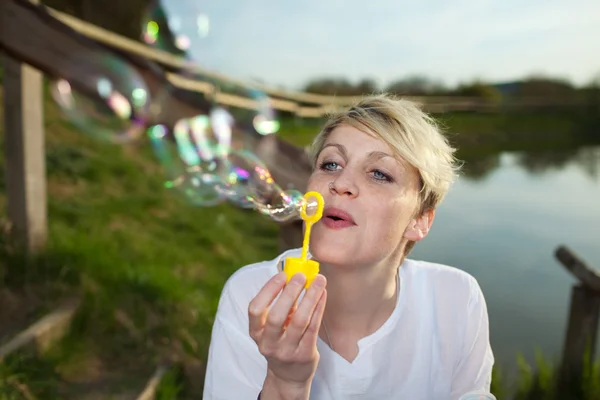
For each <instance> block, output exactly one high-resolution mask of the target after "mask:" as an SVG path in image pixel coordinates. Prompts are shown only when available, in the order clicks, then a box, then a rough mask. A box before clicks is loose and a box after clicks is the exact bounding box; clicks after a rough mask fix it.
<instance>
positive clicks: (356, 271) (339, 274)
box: [321, 258, 401, 337]
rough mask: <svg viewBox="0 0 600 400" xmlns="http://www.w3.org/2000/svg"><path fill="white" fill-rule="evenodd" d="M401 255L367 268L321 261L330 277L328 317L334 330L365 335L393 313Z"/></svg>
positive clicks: (329, 324)
mask: <svg viewBox="0 0 600 400" xmlns="http://www.w3.org/2000/svg"><path fill="white" fill-rule="evenodd" d="M400 262H401V258H398V259H397V260H387V261H386V262H384V263H381V265H375V266H370V267H364V268H362V267H361V268H357V267H351V266H337V265H327V264H321V273H322V274H323V275H325V277H326V278H327V308H326V310H325V317H324V319H325V320H326V323H327V326H328V328H329V329H330V330H334V331H338V332H339V331H342V332H353V333H354V334H355V335H356V336H357V337H364V336H367V335H370V334H371V333H373V332H375V331H376V330H377V329H379V327H381V325H383V323H384V322H385V321H386V320H387V319H388V318H389V316H390V315H391V314H392V312H393V310H394V308H395V305H396V299H397V294H398V291H399V290H400V288H399V287H397V286H398V285H397V274H398V265H399V264H400Z"/></svg>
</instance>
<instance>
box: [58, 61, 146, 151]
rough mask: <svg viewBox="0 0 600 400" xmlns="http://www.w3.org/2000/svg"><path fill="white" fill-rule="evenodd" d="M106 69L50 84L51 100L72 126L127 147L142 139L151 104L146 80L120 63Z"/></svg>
mask: <svg viewBox="0 0 600 400" xmlns="http://www.w3.org/2000/svg"><path fill="white" fill-rule="evenodd" d="M103 67H104V68H103V70H102V72H98V73H96V74H94V73H93V72H88V74H87V75H86V77H85V79H81V78H79V77H76V76H73V77H72V78H73V79H72V80H67V79H63V78H55V79H53V80H51V83H50V94H51V95H52V98H53V99H54V101H55V102H56V104H58V106H59V107H60V108H61V110H62V112H63V113H64V114H65V116H66V117H67V118H68V120H69V121H70V122H72V123H73V124H74V125H75V126H77V127H78V128H79V129H80V130H81V131H82V132H84V133H86V134H89V135H91V136H93V137H95V138H97V139H100V140H103V141H109V142H114V143H124V142H128V141H131V140H134V139H137V138H139V137H141V136H142V135H143V134H144V131H145V129H146V121H147V118H148V116H149V112H150V101H151V99H150V93H149V90H148V88H147V87H146V84H145V82H144V80H143V79H142V78H141V77H140V75H139V74H138V73H137V71H136V70H135V69H134V68H132V67H131V66H128V65H127V64H126V63H125V62H121V61H119V60H118V59H112V60H110V62H105V63H104V65H103ZM90 74H91V75H92V77H91V78H90ZM94 75H95V76H94Z"/></svg>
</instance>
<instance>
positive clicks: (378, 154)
mask: <svg viewBox="0 0 600 400" xmlns="http://www.w3.org/2000/svg"><path fill="white" fill-rule="evenodd" d="M327 147H335V148H336V149H338V151H339V152H340V153H342V156H343V157H344V158H346V159H347V158H348V151H347V150H346V147H345V146H344V145H341V144H339V143H327V144H326V145H325V146H323V149H322V150H321V151H323V150H324V149H325V148H327ZM384 157H391V158H393V159H396V157H394V156H393V155H391V154H388V153H386V152H383V151H372V152H370V153H369V154H367V158H370V159H373V160H381V159H382V158H384Z"/></svg>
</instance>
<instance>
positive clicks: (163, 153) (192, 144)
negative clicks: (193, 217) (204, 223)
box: [148, 116, 317, 222]
mask: <svg viewBox="0 0 600 400" xmlns="http://www.w3.org/2000/svg"><path fill="white" fill-rule="evenodd" d="M232 128H233V127H232ZM218 130H219V128H216V127H215V126H213V125H212V124H211V119H210V118H209V117H208V116H198V117H195V118H192V119H189V120H181V121H179V122H178V123H177V124H175V128H174V129H173V130H172V131H170V130H169V129H168V128H167V127H166V126H164V125H155V126H153V127H151V128H150V129H149V130H148V137H149V139H150V141H151V142H152V145H153V148H154V151H155V153H156V155H157V157H158V158H159V160H160V161H161V164H162V166H163V167H164V169H165V171H166V173H167V176H168V180H167V182H166V186H167V187H168V188H173V189H175V190H178V191H179V192H181V193H182V194H183V195H184V196H185V197H186V198H187V199H188V200H189V201H190V202H191V203H192V204H194V205H197V206H213V205H216V204H219V203H222V202H224V201H228V202H229V203H231V204H233V205H235V206H237V207H241V208H251V209H254V210H256V211H258V212H260V213H261V214H263V215H267V216H269V217H270V218H272V219H273V220H275V221H279V222H285V221H289V220H292V219H298V218H299V215H300V209H301V207H302V205H303V204H304V202H305V200H304V198H303V195H302V194H301V193H300V192H298V191H296V190H288V191H284V190H283V189H282V188H281V187H280V186H279V185H278V184H277V183H276V182H275V180H274V179H273V177H272V175H271V173H270V171H269V170H268V168H267V167H266V166H265V165H264V163H263V162H262V161H261V160H260V159H259V158H258V157H257V156H256V155H255V154H254V153H252V152H251V151H249V150H247V149H244V148H239V149H236V148H228V147H227V146H226V143H227V142H228V141H229V140H230V139H231V137H233V136H231V137H226V136H219V134H217V133H216V132H217V131H218ZM232 130H233V129H232ZM316 206H317V204H316V201H310V202H309V204H307V213H308V214H311V213H312V212H314V211H313V210H314V209H316Z"/></svg>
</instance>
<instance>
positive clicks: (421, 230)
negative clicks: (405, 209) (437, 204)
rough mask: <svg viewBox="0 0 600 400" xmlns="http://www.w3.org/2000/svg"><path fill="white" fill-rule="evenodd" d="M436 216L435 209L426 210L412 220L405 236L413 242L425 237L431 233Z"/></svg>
mask: <svg viewBox="0 0 600 400" xmlns="http://www.w3.org/2000/svg"><path fill="white" fill-rule="evenodd" d="M434 218H435V210H426V211H425V212H423V213H422V214H421V215H419V216H417V217H415V218H414V219H413V220H412V221H411V222H410V224H409V225H408V227H407V228H406V230H405V231H404V237H405V238H406V239H408V240H410V241H412V242H418V241H419V240H421V239H423V238H424V237H425V236H427V234H428V233H429V229H431V224H433V219H434Z"/></svg>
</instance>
